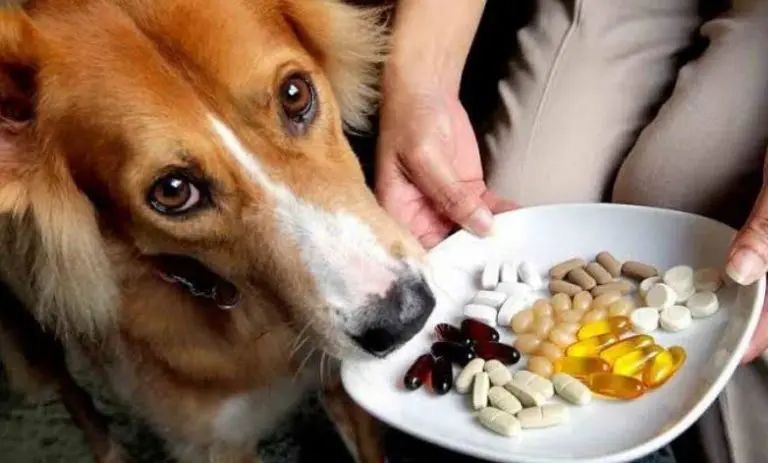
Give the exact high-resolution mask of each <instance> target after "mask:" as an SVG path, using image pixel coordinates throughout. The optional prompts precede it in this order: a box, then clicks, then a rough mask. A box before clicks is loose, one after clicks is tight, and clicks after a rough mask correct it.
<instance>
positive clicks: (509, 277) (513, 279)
mask: <svg viewBox="0 0 768 463" xmlns="http://www.w3.org/2000/svg"><path fill="white" fill-rule="evenodd" d="M517 267H518V265H517V264H516V263H511V262H504V263H503V264H501V275H500V278H499V280H500V282H501V283H517V282H518V279H517Z"/></svg>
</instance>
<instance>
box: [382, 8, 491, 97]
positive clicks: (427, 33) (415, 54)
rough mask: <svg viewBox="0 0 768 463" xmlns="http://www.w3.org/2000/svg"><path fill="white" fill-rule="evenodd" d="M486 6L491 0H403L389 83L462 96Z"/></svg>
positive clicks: (387, 77) (387, 72)
mask: <svg viewBox="0 0 768 463" xmlns="http://www.w3.org/2000/svg"><path fill="white" fill-rule="evenodd" d="M484 7H485V0H459V1H449V2H446V1H445V0H399V2H398V10H397V13H396V16H395V24H394V33H393V43H392V50H391V54H390V56H389V59H388V60H387V64H386V67H385V70H384V78H385V81H384V84H385V86H386V85H387V83H388V82H391V83H392V84H393V85H394V84H397V85H404V86H406V87H430V88H432V89H433V90H434V89H439V90H441V91H443V92H446V93H448V94H455V95H458V92H459V84H460V82H461V75H462V72H463V71H464V65H465V62H466V59H467V55H468V54H469V49H470V47H471V45H472V41H473V39H474V36H475V32H476V31H477V26H478V24H479V22H480V17H481V16H482V13H483V10H484ZM438 18H439V19H438Z"/></svg>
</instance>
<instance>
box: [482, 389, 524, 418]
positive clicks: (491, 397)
mask: <svg viewBox="0 0 768 463" xmlns="http://www.w3.org/2000/svg"><path fill="white" fill-rule="evenodd" d="M488 402H489V403H490V404H491V405H492V406H494V407H496V408H498V409H499V410H503V411H505V412H507V413H511V414H513V415H514V414H515V413H517V412H519V411H520V410H522V409H523V405H522V404H521V403H520V401H519V400H517V397H515V396H513V395H512V393H511V392H509V391H508V390H506V389H504V388H503V387H500V386H493V387H492V388H491V389H490V390H489V391H488Z"/></svg>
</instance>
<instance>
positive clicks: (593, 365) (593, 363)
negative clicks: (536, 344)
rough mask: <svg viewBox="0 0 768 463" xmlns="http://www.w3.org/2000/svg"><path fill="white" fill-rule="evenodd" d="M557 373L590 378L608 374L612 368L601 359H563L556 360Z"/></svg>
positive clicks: (555, 369)
mask: <svg viewBox="0 0 768 463" xmlns="http://www.w3.org/2000/svg"><path fill="white" fill-rule="evenodd" d="M554 371H555V373H565V374H567V375H571V376H573V377H574V378H580V379H581V378H588V377H589V376H590V375H592V374H594V373H608V372H610V371H611V366H610V365H608V363H607V362H606V361H605V360H603V359H600V358H593V357H561V358H559V359H557V360H555V368H554Z"/></svg>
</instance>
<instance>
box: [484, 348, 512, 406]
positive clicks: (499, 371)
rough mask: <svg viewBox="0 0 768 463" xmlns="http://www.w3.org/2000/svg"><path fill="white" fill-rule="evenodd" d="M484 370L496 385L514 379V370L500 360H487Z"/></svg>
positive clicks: (501, 384)
mask: <svg viewBox="0 0 768 463" xmlns="http://www.w3.org/2000/svg"><path fill="white" fill-rule="evenodd" d="M483 371H485V372H486V373H488V378H489V379H490V380H491V384H493V385H494V386H503V385H505V384H507V383H508V382H510V381H511V380H512V372H511V371H509V368H507V367H506V366H505V365H504V364H503V363H501V362H499V361H498V360H488V361H487V362H485V366H483ZM502 410H503V409H502Z"/></svg>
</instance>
